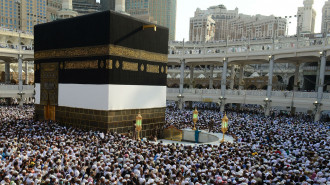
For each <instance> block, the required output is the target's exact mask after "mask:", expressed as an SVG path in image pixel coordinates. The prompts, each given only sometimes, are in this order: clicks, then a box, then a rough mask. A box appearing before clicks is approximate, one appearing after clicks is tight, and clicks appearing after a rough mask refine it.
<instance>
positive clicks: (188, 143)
mask: <svg viewBox="0 0 330 185" xmlns="http://www.w3.org/2000/svg"><path fill="white" fill-rule="evenodd" d="M187 130H189V129H187ZM190 130H191V129H190ZM201 131H202V132H204V133H208V134H211V135H214V136H217V137H218V138H219V139H218V141H215V142H210V143H197V145H204V144H212V145H217V144H220V141H221V139H222V133H209V132H207V131H205V130H201ZM160 141H162V142H163V144H173V143H174V144H177V143H178V144H183V145H195V144H196V143H193V142H186V141H172V140H166V139H160V140H158V141H157V142H156V143H159V142H160ZM225 141H226V142H231V143H233V142H234V138H233V137H232V136H229V135H226V134H225Z"/></svg>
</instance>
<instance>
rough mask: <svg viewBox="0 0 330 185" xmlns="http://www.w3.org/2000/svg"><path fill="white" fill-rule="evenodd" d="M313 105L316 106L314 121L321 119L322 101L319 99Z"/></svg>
mask: <svg viewBox="0 0 330 185" xmlns="http://www.w3.org/2000/svg"><path fill="white" fill-rule="evenodd" d="M313 105H314V106H315V118H314V121H319V120H320V118H321V114H320V107H321V105H322V103H320V102H318V101H315V102H314V103H313Z"/></svg>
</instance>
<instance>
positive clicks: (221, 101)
mask: <svg viewBox="0 0 330 185" xmlns="http://www.w3.org/2000/svg"><path fill="white" fill-rule="evenodd" d="M226 99H227V98H225V97H223V96H220V98H219V100H220V102H219V104H220V109H221V106H222V105H223V103H224V102H225V100H226Z"/></svg>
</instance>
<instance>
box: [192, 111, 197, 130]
mask: <svg viewBox="0 0 330 185" xmlns="http://www.w3.org/2000/svg"><path fill="white" fill-rule="evenodd" d="M197 121H198V111H197V107H195V110H194V112H193V122H194V128H193V130H196V122H197Z"/></svg>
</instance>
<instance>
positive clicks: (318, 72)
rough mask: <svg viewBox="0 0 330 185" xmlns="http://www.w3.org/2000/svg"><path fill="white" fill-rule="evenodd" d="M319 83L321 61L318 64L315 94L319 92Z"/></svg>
mask: <svg viewBox="0 0 330 185" xmlns="http://www.w3.org/2000/svg"><path fill="white" fill-rule="evenodd" d="M319 81H320V61H318V62H317V71H316V82H315V92H317V91H318V85H319Z"/></svg>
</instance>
